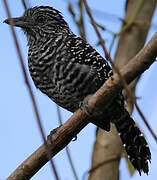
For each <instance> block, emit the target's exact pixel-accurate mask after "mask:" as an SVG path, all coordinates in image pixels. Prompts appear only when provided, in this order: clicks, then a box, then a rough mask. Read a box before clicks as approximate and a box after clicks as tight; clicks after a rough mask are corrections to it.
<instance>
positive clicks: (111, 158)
mask: <svg viewBox="0 0 157 180" xmlns="http://www.w3.org/2000/svg"><path fill="white" fill-rule="evenodd" d="M119 159H120V157H117V156H113V157H110V158H109V159H105V160H104V161H102V162H100V163H98V164H97V165H96V166H95V167H92V168H91V169H89V170H88V171H87V172H85V173H84V174H83V177H82V179H83V180H84V179H85V177H86V176H87V175H88V174H90V173H93V172H94V171H95V170H97V169H99V168H100V167H102V166H104V165H105V164H108V163H110V162H113V161H117V160H119Z"/></svg>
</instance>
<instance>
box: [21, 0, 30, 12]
mask: <svg viewBox="0 0 157 180" xmlns="http://www.w3.org/2000/svg"><path fill="white" fill-rule="evenodd" d="M21 3H22V5H23V7H24V9H25V10H26V9H27V8H28V7H30V5H29V1H28V0H27V1H26V0H21Z"/></svg>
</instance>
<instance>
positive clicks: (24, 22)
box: [4, 16, 30, 28]
mask: <svg viewBox="0 0 157 180" xmlns="http://www.w3.org/2000/svg"><path fill="white" fill-rule="evenodd" d="M4 23H6V24H9V25H12V26H16V27H21V28H26V27H28V26H29V25H30V23H29V21H28V19H27V18H26V17H23V16H22V17H16V18H8V19H6V20H4Z"/></svg>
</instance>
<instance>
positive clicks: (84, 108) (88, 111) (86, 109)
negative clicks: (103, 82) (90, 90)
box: [79, 95, 93, 116]
mask: <svg viewBox="0 0 157 180" xmlns="http://www.w3.org/2000/svg"><path fill="white" fill-rule="evenodd" d="M91 96H92V95H88V96H87V97H85V98H84V100H83V101H81V102H80V103H79V108H80V109H81V110H82V111H84V112H85V113H86V114H87V115H88V116H93V111H92V110H91V109H90V108H89V105H88V101H89V98H90V97H91Z"/></svg>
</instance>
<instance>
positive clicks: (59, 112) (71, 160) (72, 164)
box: [56, 105, 79, 180]
mask: <svg viewBox="0 0 157 180" xmlns="http://www.w3.org/2000/svg"><path fill="white" fill-rule="evenodd" d="M56 108H57V115H58V121H59V124H60V125H62V124H63V121H62V115H61V111H60V108H59V106H58V105H56ZM65 151H66V154H67V157H68V160H69V164H70V167H71V170H72V173H73V175H74V178H75V180H79V178H78V175H77V172H76V169H75V166H74V163H73V159H72V156H71V153H70V149H69V147H68V146H66V147H65Z"/></svg>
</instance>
